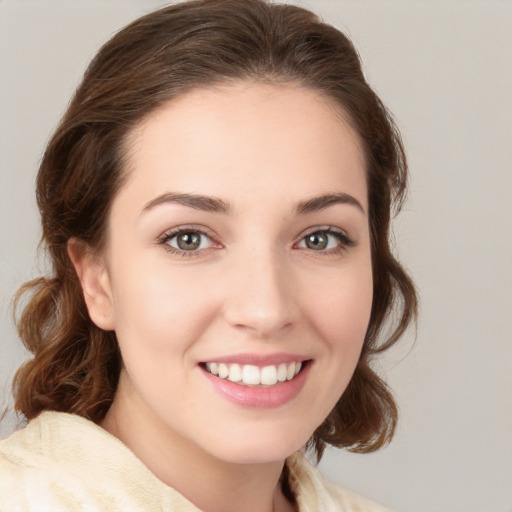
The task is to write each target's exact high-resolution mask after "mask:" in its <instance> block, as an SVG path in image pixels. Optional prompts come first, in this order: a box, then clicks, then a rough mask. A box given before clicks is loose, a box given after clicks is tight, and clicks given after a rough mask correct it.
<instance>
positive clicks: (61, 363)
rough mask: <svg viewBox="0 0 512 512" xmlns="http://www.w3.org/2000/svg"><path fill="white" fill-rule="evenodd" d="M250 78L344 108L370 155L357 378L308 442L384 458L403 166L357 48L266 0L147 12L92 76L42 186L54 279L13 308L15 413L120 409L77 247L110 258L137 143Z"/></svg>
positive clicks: (390, 409) (53, 142)
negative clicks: (203, 95) (179, 113)
mask: <svg viewBox="0 0 512 512" xmlns="http://www.w3.org/2000/svg"><path fill="white" fill-rule="evenodd" d="M241 80H253V81H254V80H256V81H262V82H265V83H287V82H292V83H296V84H300V85H302V86H305V87H309V88H311V89H313V90H315V91H317V92H320V93H321V94H323V95H324V96H325V97H327V98H329V99H330V100H331V102H332V103H333V104H334V105H336V106H337V107H339V109H340V110H341V111H342V112H343V114H344V116H345V117H346V118H347V119H348V120H349V122H350V123H351V125H352V127H353V128H354V130H355V131H356V132H357V133H358V135H359V137H360V140H361V143H362V147H363V149H364V156H365V164H366V172H367V183H368V199H369V222H370V237H371V251H372V271H373V304H372V311H371V317H370V321H369V325H368V330H367V333H366V338H365V340H364V345H363V350H362V353H361V356H360V359H359V361H358V364H357V367H356V369H355V373H354V375H353V377H352V379H351V381H350V383H349V385H348V388H347V389H346V391H345V392H344V393H343V395H342V396H341V398H340V399H339V401H338V403H337V404H336V406H335V407H334V409H333V410H332V412H331V413H330V414H329V416H328V417H327V418H326V419H325V421H324V422H323V423H322V424H321V425H320V426H319V427H318V428H317V430H316V431H315V432H314V434H313V436H312V438H311V439H310V441H309V447H310V448H313V449H314V450H315V451H316V453H317V456H318V458H320V457H321V455H322V453H323V450H324V448H325V446H326V443H328V444H331V445H334V446H336V447H344V448H347V449H349V450H351V451H356V452H370V451H374V450H377V449H378V448H379V447H381V446H382V445H383V444H385V443H386V442H389V441H390V440H391V438H392V436H393V433H394V430H395V427H396V422H397V407H396V404H395V401H394V399H393V396H392V394H391V392H390V390H389V388H388V386H387V385H386V384H385V382H384V381H383V380H382V379H381V378H380V377H379V376H378V375H377V373H376V372H375V371H374V370H373V369H372V364H371V363H372V360H373V359H374V358H375V357H376V356H377V355H379V354H380V353H381V352H382V351H384V350H386V349H387V348H389V347H390V346H391V345H393V344H394V343H395V342H396V341H397V340H398V339H399V337H400V336H401V335H402V334H403V333H404V331H405V329H406V328H407V326H408V325H409V324H410V323H411V321H412V320H414V318H415V315H416V309H417V301H416V295H415V291H414V287H413V284H412V282H411V280H410V278H409V277H408V275H407V273H406V272H405V271H404V269H403V268H402V267H401V265H400V264H399V262H398V261H397V259H396V258H395V257H394V255H393V253H392V250H391V247H390V236H391V232H390V220H391V218H392V216H393V215H394V214H395V213H397V212H398V211H399V210H400V208H401V206H402V203H403V200H404V195H405V191H406V184H407V183H406V182H407V164H406V158H405V153H404V150H403V145H402V141H401V138H400V135H399V132H398V130H397V129H396V127H395V125H394V123H393V120H392V117H391V115H390V114H389V112H388V111H387V109H386V108H385V106H384V105H383V104H382V102H381V101H380V99H379V98H378V97H377V95H376V94H375V93H374V92H373V90H372V89H371V88H370V86H369V85H368V83H367V81H366V79H365V77H364V75H363V72H362V69H361V63H360V60H359V57H358V54H357V52H356V50H355V49H354V47H353V45H352V43H351V42H350V40H349V39H348V38H347V37H346V36H345V35H344V34H342V33H341V32H340V31H339V30H337V29H335V28H334V27H332V26H330V25H328V24H325V23H323V22H322V21H321V20H320V19H319V18H318V17H317V16H316V15H314V14H313V13H311V12H309V11H307V10H305V9H302V8H299V7H296V6H292V5H283V4H272V3H268V2H265V1H263V0H192V1H188V2H182V3H178V4H175V5H171V6H168V7H165V8H162V9H160V10H157V11H155V12H152V13H150V14H147V15H145V16H143V17H141V18H139V19H137V20H136V21H134V22H133V23H131V24H130V25H128V26H127V27H125V28H124V29H122V30H121V31H120V32H118V33H117V34H116V35H114V37H112V39H110V40H109V41H108V42H107V43H106V44H105V45H104V46H103V47H102V48H101V49H100V51H99V52H98V54H97V55H96V57H95V58H94V59H93V60H92V62H91V63H90V65H89V67H88V68H87V70H86V72H85V74H84V77H83V80H82V82H81V84H80V85H79V86H78V88H77V90H76V92H75V94H74V97H73V98H72V100H71V102H70V104H69V107H68V109H67V111H66V112H65V114H64V116H63V118H62V120H61V122H60V124H59V126H58V127H57V129H56V131H55V133H54V135H53V136H52V138H51V139H50V141H49V143H48V145H47V148H46V151H45V153H44V156H43V158H42V161H41V165H40V169H39V173H38V176H37V190H36V193H37V202H38V207H39V210H40V213H41V220H42V247H43V249H44V250H45V251H46V252H47V253H48V255H49V260H50V262H51V271H50V273H49V275H48V276H45V277H40V278H38V279H35V280H33V281H31V282H28V283H26V284H25V285H23V286H22V287H21V288H20V290H19V291H18V293H17V295H16V297H15V312H16V322H17V327H18V332H19V336H20V338H21V340H22V341H23V343H24V345H25V346H26V347H27V348H28V350H30V351H31V352H32V354H33V357H32V359H30V360H29V361H28V362H26V363H25V364H24V365H23V366H22V367H21V368H20V369H19V370H18V372H17V373H16V375H15V378H14V382H13V393H14V397H15V409H16V410H17V411H19V412H20V413H22V414H23V415H24V416H25V417H26V418H27V419H28V420H30V419H32V418H34V417H35V416H37V415H38V414H39V413H40V412H41V411H43V410H55V411H64V412H70V413H75V414H78V415H81V416H84V417H86V418H88V419H90V420H92V421H94V422H100V421H101V420H102V419H103V417H104V416H105V414H106V412H107V410H108V408H109V406H110V404H111V403H112V401H113V398H114V394H115V391H116V387H117V382H118V378H119V373H120V368H121V365H122V362H121V354H120V352H119V349H118V345H117V340H116V334H115V332H113V331H104V330H102V329H100V328H99V327H97V326H96V325H95V324H94V323H93V322H92V321H91V319H90V317H89V315H88V311H87V308H86V305H85V302H84V299H83V294H82V290H81V286H80V282H79V280H78V278H77V275H76V272H75V270H74V267H73V265H72V262H71V260H70V258H69V256H68V252H67V244H68V241H69V240H70V239H71V238H74V239H79V240H82V241H83V242H85V243H86V244H87V245H88V246H90V247H91V248H94V249H97V250H101V248H102V246H103V245H104V243H105V236H106V224H107V219H108V215H109V211H110V207H111V205H112V201H113V200H114V198H115V196H116V192H117V191H118V190H119V189H120V187H122V185H123V179H124V177H125V175H126V172H125V165H124V163H125V162H124V156H125V151H124V149H123V144H124V143H125V141H126V139H127V136H128V133H129V132H130V131H131V130H133V128H134V127H135V126H136V125H137V123H140V122H141V120H142V119H143V118H145V117H146V116H148V115H149V114H150V113H152V112H153V111H155V109H158V108H159V107H160V106H162V105H164V104H165V103H167V102H169V101H170V100H171V99H173V98H176V97H178V96H180V95H182V94H185V93H186V92H189V91H191V90H192V89H196V88H204V87H210V86H212V85H216V84H226V83H230V82H236V81H241Z"/></svg>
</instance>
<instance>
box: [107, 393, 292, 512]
mask: <svg viewBox="0 0 512 512" xmlns="http://www.w3.org/2000/svg"><path fill="white" fill-rule="evenodd" d="M133 400H134V399H133V397H130V401H128V400H127V399H126V396H125V393H123V392H122V390H121V389H118V393H117V394H116V398H115V400H114V403H113V404H112V406H111V408H110V410H109V411H108V413H107V415H106V417H105V419H104V420H103V422H102V423H101V426H102V427H103V428H104V429H105V430H107V431H108V432H110V433H111V434H113V435H114V436H116V437H117V438H118V439H120V440H121V441H122V442H123V443H124V444H125V445H126V446H128V448H130V449H131V450H132V452H133V453H134V454H135V455H136V456H137V457H138V458H139V459H140V460H141V461H142V462H143V463H144V464H145V465H146V467H147V468H148V469H149V470H150V471H151V472H152V473H153V474H154V475H155V476H156V477H157V478H158V479H160V480H161V481H162V482H164V483H165V484H167V485H168V486H170V487H172V488H173V489H175V490H177V491H178V492H179V493H180V494H182V495H183V496H184V497H185V498H187V499H188V500H189V501H190V502H192V503H193V504H194V505H196V506H197V507H198V508H199V509H200V510H202V511H204V512H235V511H236V512H238V511H239V510H240V509H241V505H240V504H243V507H242V508H243V510H244V512H289V511H293V510H294V507H293V506H292V504H291V503H290V502H289V501H288V500H287V499H286V498H285V497H284V495H283V493H282V491H281V485H280V476H281V473H282V469H283V465H284V461H283V460H281V461H272V462H265V463H257V464H238V463H231V462H227V461H223V460H219V459H218V458H216V457H214V456H212V455H210V454H209V453H205V452H204V451H203V450H201V449H200V448H199V447H198V446H196V445H194V444H193V443H191V442H190V441H189V440H188V439H185V438H183V437H182V436H180V435H178V434H177V433H176V432H173V431H170V430H169V429H167V428H166V427H165V425H162V424H161V422H159V421H158V420H156V418H155V417H154V416H153V414H152V412H151V411H150V410H149V408H147V407H146V411H143V412H144V413H143V414H141V410H142V409H141V407H142V404H140V403H139V404H137V405H136V407H134V406H133V405H134V404H133ZM135 411H136V413H135Z"/></svg>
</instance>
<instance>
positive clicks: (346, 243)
mask: <svg viewBox="0 0 512 512" xmlns="http://www.w3.org/2000/svg"><path fill="white" fill-rule="evenodd" d="M352 245H354V242H353V240H352V239H351V238H349V236H348V235H347V234H346V233H344V232H343V231H341V230H340V231H338V230H336V229H334V228H328V229H318V230H316V231H312V232H310V233H308V234H307V235H306V236H304V237H303V238H302V239H301V240H300V241H299V243H298V244H297V247H299V248H300V249H310V250H312V251H316V252H321V251H323V252H328V253H337V252H339V251H342V250H344V249H346V248H347V247H350V246H352Z"/></svg>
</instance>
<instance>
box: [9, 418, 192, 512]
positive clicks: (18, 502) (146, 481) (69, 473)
mask: <svg viewBox="0 0 512 512" xmlns="http://www.w3.org/2000/svg"><path fill="white" fill-rule="evenodd" d="M85 509H87V510H92V511H96V510H97V511H100V510H110V511H119V512H120V511H123V512H124V511H126V510H130V511H132V510H133V511H142V510H161V509H164V510H182V511H194V512H195V511H197V509H196V508H195V507H193V506H192V505H191V504H190V503H188V502H187V501H186V500H185V499H184V498H183V497H182V496H181V495H179V494H178V493H177V492H176V491H174V490H173V489H171V488H170V487H167V486H166V485H165V484H164V483H163V482H161V481H160V480H158V479H157V478H156V477H155V476H154V475H153V474H152V473H151V472H150V471H149V470H148V469H147V468H146V467H145V466H144V465H143V464H142V462H140V461H139V459H137V458H136V457H135V455H134V454H133V453H132V452H131V451H130V450H129V449H128V448H127V447H126V446H125V445H123V444H122V443H121V442H120V441H119V440H118V439H116V438H115V437H113V436H111V435H110V434H109V433H108V432H106V431H105V430H103V429H102V428H101V427H99V426H98V425H96V424H95V423H93V422H91V421H89V420H87V419H85V418H82V417H79V416H76V415H72V414H67V413H59V412H44V413H42V414H41V415H40V416H38V417H37V418H36V419H34V420H32V421H30V422H29V424H28V426H27V427H25V428H24V429H22V430H20V431H18V432H15V433H14V434H12V435H11V436H10V437H8V438H7V439H5V440H3V441H0V512H4V511H6V512H7V511H9V512H11V511H24V512H32V511H33V512H36V511H40V510H52V511H66V512H72V511H82V510H85Z"/></svg>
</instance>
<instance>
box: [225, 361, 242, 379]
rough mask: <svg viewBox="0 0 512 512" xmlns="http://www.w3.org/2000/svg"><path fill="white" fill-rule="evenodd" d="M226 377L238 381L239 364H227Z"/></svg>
mask: <svg viewBox="0 0 512 512" xmlns="http://www.w3.org/2000/svg"><path fill="white" fill-rule="evenodd" d="M228 379H229V380H231V381H233V382H240V381H241V380H242V368H240V365H239V364H232V365H230V366H229V375H228Z"/></svg>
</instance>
